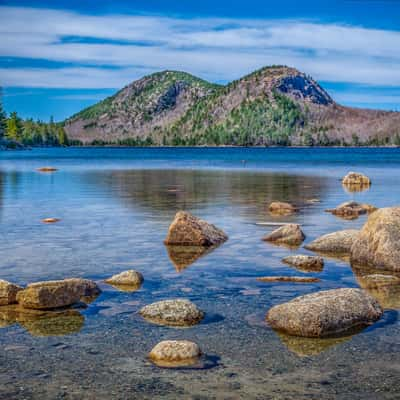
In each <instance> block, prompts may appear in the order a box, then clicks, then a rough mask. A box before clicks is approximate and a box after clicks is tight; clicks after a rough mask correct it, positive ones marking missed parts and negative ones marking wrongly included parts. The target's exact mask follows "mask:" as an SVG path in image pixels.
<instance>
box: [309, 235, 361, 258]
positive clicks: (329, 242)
mask: <svg viewBox="0 0 400 400" xmlns="http://www.w3.org/2000/svg"><path fill="white" fill-rule="evenodd" d="M358 234H359V231H358V230H357V229H345V230H343V231H337V232H332V233H328V234H326V235H322V236H320V237H319V238H317V239H315V240H314V241H312V242H311V243H309V244H307V245H306V246H304V248H305V249H307V250H311V251H315V252H319V253H325V254H337V255H348V254H350V249H351V246H352V245H353V243H354V242H355V240H356V239H357V237H358Z"/></svg>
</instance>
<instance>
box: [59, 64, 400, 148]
mask: <svg viewBox="0 0 400 400" xmlns="http://www.w3.org/2000/svg"><path fill="white" fill-rule="evenodd" d="M64 129H65V131H66V133H67V136H68V139H69V140H70V142H72V143H82V144H126V145H152V144H154V145H317V144H320V145H350V144H352V145H361V144H364V145H365V144H370V145H385V144H397V145H399V144H400V113H399V112H389V111H378V110H367V109H358V108H350V107H344V106H341V105H339V104H337V103H336V102H335V101H333V100H332V98H331V97H330V96H329V94H328V93H327V92H326V91H325V90H324V89H323V88H322V87H321V86H320V85H319V84H318V83H317V82H316V81H315V80H313V79H312V78H311V77H309V76H307V75H306V74H304V73H302V72H299V71H298V70H296V69H294V68H290V67H286V66H271V67H265V68H262V69H260V70H257V71H255V72H253V73H251V74H249V75H247V76H244V77H243V78H241V79H239V80H236V81H233V82H231V83H229V84H228V85H215V84H212V83H209V82H206V81H204V80H202V79H199V78H196V77H194V76H193V75H190V74H187V73H185V72H177V71H164V72H158V73H155V74H152V75H149V76H146V77H144V78H142V79H139V80H137V81H135V82H133V83H131V84H130V85H128V86H126V87H125V88H123V89H122V90H120V91H119V92H117V93H116V94H115V95H113V96H111V97H108V98H106V99H105V100H103V101H101V102H99V103H97V104H95V105H93V106H91V107H88V108H86V109H84V110H82V111H81V112H79V113H77V114H75V115H73V116H72V117H70V118H68V119H67V120H66V121H65V122H64Z"/></svg>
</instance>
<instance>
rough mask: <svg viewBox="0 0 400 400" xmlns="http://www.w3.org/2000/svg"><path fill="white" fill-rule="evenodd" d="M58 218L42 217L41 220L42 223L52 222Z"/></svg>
mask: <svg viewBox="0 0 400 400" xmlns="http://www.w3.org/2000/svg"><path fill="white" fill-rule="evenodd" d="M59 221H60V219H59V218H44V219H42V222H43V223H44V224H54V223H55V222H59Z"/></svg>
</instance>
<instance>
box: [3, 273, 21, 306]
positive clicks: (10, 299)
mask: <svg viewBox="0 0 400 400" xmlns="http://www.w3.org/2000/svg"><path fill="white" fill-rule="evenodd" d="M20 290H22V287H20V286H18V285H14V284H13V283H10V282H8V281H4V280H3V279H0V306H4V305H8V304H14V303H16V302H17V293H18V292H19V291H20Z"/></svg>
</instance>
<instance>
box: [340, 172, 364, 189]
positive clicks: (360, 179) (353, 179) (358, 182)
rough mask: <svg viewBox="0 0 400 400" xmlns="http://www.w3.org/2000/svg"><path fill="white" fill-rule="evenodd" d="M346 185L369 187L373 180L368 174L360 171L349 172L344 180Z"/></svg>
mask: <svg viewBox="0 0 400 400" xmlns="http://www.w3.org/2000/svg"><path fill="white" fill-rule="evenodd" d="M342 183H343V185H345V186H364V187H369V186H370V185H371V180H370V179H369V178H368V176H366V175H363V174H361V173H359V172H349V173H348V174H347V175H346V176H345V177H344V178H343V180H342Z"/></svg>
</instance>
